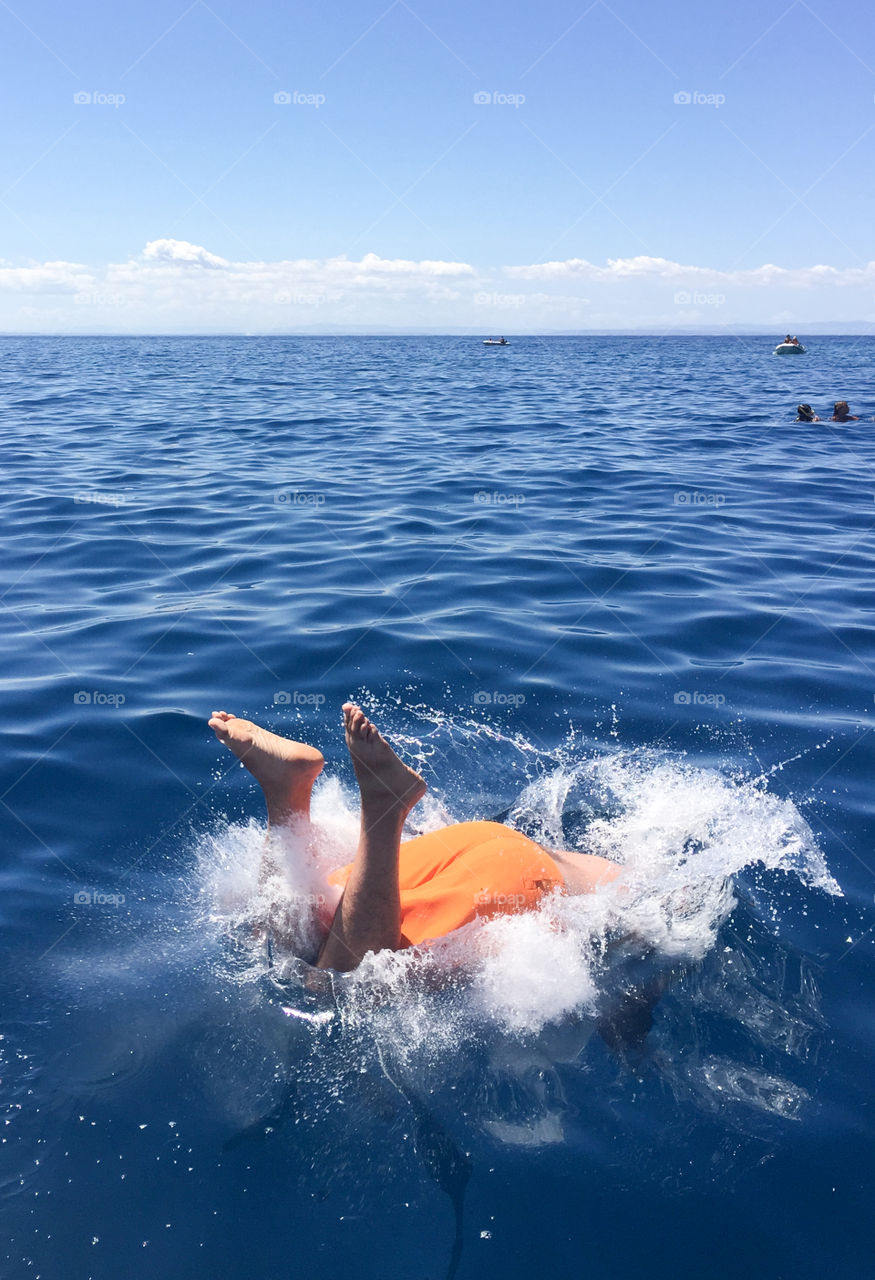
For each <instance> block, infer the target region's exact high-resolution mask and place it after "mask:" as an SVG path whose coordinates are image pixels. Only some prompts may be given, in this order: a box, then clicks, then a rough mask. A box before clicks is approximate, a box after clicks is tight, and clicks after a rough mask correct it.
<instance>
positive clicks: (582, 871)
mask: <svg viewBox="0 0 875 1280" xmlns="http://www.w3.org/2000/svg"><path fill="white" fill-rule="evenodd" d="M550 857H551V858H552V859H553V861H554V862H555V863H556V865H557V866H558V867H559V870H560V871H561V872H562V876H563V878H564V880H565V888H566V890H567V892H568V893H594V892H595V890H596V889H598V887H599V885H603V884H610V883H611V881H612V880H616V879H617V878H618V877H619V876H621V875H622V874H623V868H622V867H620V866H618V865H617V863H616V862H610V861H609V860H608V859H607V858H598V857H596V856H595V854H592V853H573V852H571V851H570V850H566V851H564V852H561V853H553V852H551V853H550Z"/></svg>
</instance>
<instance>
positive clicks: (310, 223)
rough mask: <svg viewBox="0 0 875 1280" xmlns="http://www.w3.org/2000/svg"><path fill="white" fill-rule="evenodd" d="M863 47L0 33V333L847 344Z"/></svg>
mask: <svg viewBox="0 0 875 1280" xmlns="http://www.w3.org/2000/svg"><path fill="white" fill-rule="evenodd" d="M873 36H875V9H873V7H872V6H871V5H870V4H864V3H863V2H862V0H829V3H826V0H812V2H811V3H809V2H808V0H788V2H787V3H783V2H782V0H779V3H778V5H777V6H775V7H773V8H766V7H764V6H763V5H762V4H758V3H754V2H752V0H741V2H740V3H737V4H735V5H733V6H713V5H706V4H702V3H691V0H674V2H673V3H669V4H665V3H664V4H653V3H645V2H644V0H609V3H605V2H604V0H595V3H591V4H590V3H583V4H579V3H565V2H564V0H563V2H557V0H546V2H545V3H542V4H538V5H535V4H532V3H531V0H507V2H506V3H503V4H501V5H496V4H492V3H490V4H483V3H460V2H458V0H446V2H445V3H444V4H442V5H440V6H435V5H430V6H426V5H425V4H423V3H421V2H420V0H413V2H412V3H407V0H395V3H391V0H376V2H375V3H369V2H367V0H357V2H356V3H352V2H350V0H337V2H336V3H334V4H332V5H330V6H325V7H318V6H311V5H307V6H304V5H301V4H295V5H289V4H282V5H281V4H276V3H272V2H267V3H262V4H260V5H258V6H255V7H252V6H250V5H249V4H244V3H242V2H241V0H210V3H209V4H207V3H203V0H194V2H193V3H191V2H190V0H158V2H157V3H153V4H150V5H143V4H139V5H138V4H134V5H132V6H120V5H118V4H109V3H95V2H94V0H78V2H77V4H76V5H75V6H71V5H69V4H61V3H59V2H58V0H42V2H41V0H34V2H32V3H29V4H27V5H26V6H25V5H24V4H23V3H22V0H12V3H11V4H6V3H3V4H2V5H0V65H2V76H0V98H2V100H3V108H4V117H5V119H6V121H7V124H9V122H14V123H15V127H14V128H10V127H7V129H6V130H5V134H4V139H3V144H2V154H3V163H2V169H0V174H2V177H0V229H2V235H0V330H3V331H6V332H10V331H13V332H20V331H49V332H114V331H117V332H137V331H149V332H161V331H163V332H186V331H196V332H205V331H268V332H271V331H286V330H288V331H293V330H297V329H306V328H309V327H321V328H332V327H334V328H338V329H341V328H344V327H360V326H364V327H373V328H374V329H375V330H379V329H381V328H385V327H387V326H389V325H391V326H393V327H398V326H401V327H403V326H405V325H409V326H411V327H417V328H433V329H435V330H437V331H441V330H446V329H450V328H474V329H478V328H485V329H489V328H492V327H496V326H498V327H501V328H506V329H511V330H525V329H541V330H543V329H574V328H588V327H595V328H611V327H621V328H635V327H638V326H642V327H644V326H648V327H649V326H654V325H655V326H660V325H664V326H665V327H666V328H669V329H670V328H672V327H686V326H690V325H695V324H728V325H735V326H738V325H743V324H744V323H746V322H747V323H751V324H772V323H774V324H775V325H776V326H777V327H783V326H784V325H788V326H790V327H800V326H801V325H802V324H803V322H804V321H816V320H822V321H839V320H844V321H852V322H855V323H856V324H857V325H858V327H860V328H862V329H865V330H868V329H869V328H871V324H872V322H873V321H875V263H873V265H872V266H871V267H870V266H869V264H870V263H871V262H873V260H875V249H873V242H872V228H873V226H875V216H873V215H875V191H873V184H872V176H871V175H872V174H873V172H875V164H873V159H875V39H873ZM77 95H78V97H79V99H80V100H79V101H77ZM277 95H280V100H279V101H277V100H276V96H277ZM83 96H85V97H86V99H90V100H86V101H82V100H81V99H82V97H83ZM478 98H479V100H478ZM484 98H486V99H487V100H486V101H484V100H483V99H484ZM289 99H291V100H289ZM545 264H546V265H545ZM763 268H771V269H767V270H765V271H764V270H763ZM818 268H819V270H817V269H818Z"/></svg>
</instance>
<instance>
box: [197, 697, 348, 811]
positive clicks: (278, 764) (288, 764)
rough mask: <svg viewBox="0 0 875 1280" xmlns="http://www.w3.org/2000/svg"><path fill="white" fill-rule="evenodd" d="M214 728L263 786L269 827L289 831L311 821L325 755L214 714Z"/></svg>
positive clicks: (244, 722)
mask: <svg viewBox="0 0 875 1280" xmlns="http://www.w3.org/2000/svg"><path fill="white" fill-rule="evenodd" d="M209 724H210V728H211V729H212V730H213V732H214V733H215V735H216V737H217V738H218V739H219V741H220V742H224V744H225V746H226V747H228V748H229V749H230V750H231V751H232V752H233V753H234V755H235V756H236V757H237V759H238V760H239V761H240V763H241V764H242V765H244V766H245V767H246V768H247V769H248V770H249V772H250V773H251V774H252V776H253V778H255V780H256V782H258V783H259V784H260V786H261V789H262V791H263V792H264V798H265V800H266V801H267V821H268V826H274V827H285V826H288V825H289V824H290V823H292V822H294V821H295V820H296V819H298V820H300V819H303V820H304V821H307V820H308V819H309V817H310V792H311V791H312V790H313V783H314V782H315V781H316V779H317V777H318V776H319V774H320V772H321V770H322V766H323V764H324V763H325V761H324V759H323V757H322V752H321V751H317V750H316V748H315V747H308V746H307V744H306V743H305V742H293V741H292V739H291V738H281V737H280V736H279V734H277V733H269V732H268V730H267V729H261V728H260V727H259V726H258V725H257V724H253V723H252V721H251V720H239V719H238V718H237V716H232V715H229V714H228V712H227V711H214V712H213V714H212V716H211V717H210V721H209Z"/></svg>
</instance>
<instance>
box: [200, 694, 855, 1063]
mask: <svg viewBox="0 0 875 1280" xmlns="http://www.w3.org/2000/svg"><path fill="white" fill-rule="evenodd" d="M408 713H409V709H408ZM384 714H385V710H384ZM416 714H418V716H419V718H420V721H421V722H423V729H424V732H423V733H422V734H421V735H420V736H419V737H418V738H415V739H414V738H413V737H412V736H410V735H409V734H408V735H404V736H407V737H409V739H410V740H409V742H408V743H406V744H405V746H406V747H407V754H408V755H409V754H411V750H413V753H414V754H417V755H418V758H419V763H420V764H422V763H424V762H426V761H432V762H433V761H434V760H435V759H437V760H438V761H439V763H440V766H441V770H442V773H443V774H444V775H445V777H448V778H449V779H450V784H449V786H447V787H446V789H444V790H437V789H435V788H434V787H432V790H431V792H430V795H429V797H428V799H427V803H426V804H425V805H423V806H421V809H422V812H421V813H419V815H418V825H417V827H416V831H417V832H418V831H422V830H432V829H434V828H436V827H439V826H441V825H444V824H445V823H447V822H451V821H456V820H463V819H465V818H468V817H471V816H483V812H482V810H481V812H480V813H479V814H477V815H472V813H471V810H470V796H469V794H468V793H467V791H463V790H462V786H463V784H462V779H463V778H467V779H468V780H470V777H471V776H472V774H473V776H474V777H475V780H476V786H477V790H478V791H479V792H481V793H482V792H487V791H489V792H491V794H492V796H493V800H494V808H493V812H494V811H495V807H498V806H500V804H501V802H502V800H504V801H505V802H506V801H507V800H508V799H510V804H509V806H506V808H505V815H504V817H505V821H507V822H508V824H509V825H511V826H514V827H517V828H518V829H520V830H522V831H524V832H525V833H526V834H528V835H530V836H531V837H532V838H533V839H536V840H538V841H539V842H541V843H543V844H544V845H545V846H546V847H547V848H551V847H552V848H571V849H576V850H578V851H580V852H584V853H591V854H597V855H599V856H601V857H606V858H609V859H610V860H612V861H614V862H616V863H618V864H620V865H622V866H623V867H624V871H625V874H624V876H623V877H622V878H621V880H620V881H618V882H617V884H616V885H612V886H610V887H608V888H605V889H602V890H599V891H598V892H597V893H595V894H592V895H589V896H586V897H570V896H567V895H562V894H554V895H552V896H550V897H549V898H547V899H546V900H545V901H544V902H543V903H542V904H541V906H540V909H539V910H538V911H536V912H531V913H527V914H525V915H521V916H508V917H500V918H497V919H493V920H492V921H489V922H483V923H481V922H475V923H474V924H472V925H470V926H467V927H466V928H465V929H462V930H459V931H458V932H457V933H456V934H453V935H451V936H450V937H449V938H445V939H441V940H439V941H437V942H435V943H434V944H430V945H428V946H425V947H420V948H416V949H412V950H410V951H405V952H396V953H389V952H383V953H380V954H378V955H373V956H369V957H367V958H366V960H365V962H363V964H362V965H361V966H360V967H359V969H358V970H357V971H356V972H355V973H354V974H352V975H349V976H347V977H344V978H343V979H342V980H338V982H337V983H336V984H335V989H334V990H333V992H332V999H334V1000H335V1002H337V1001H339V1007H340V1009H341V1015H342V1017H343V1018H345V1019H346V1022H347V1023H348V1024H354V1023H357V1022H362V1021H367V1022H368V1023H369V1024H373V1023H374V1021H375V1019H376V1018H377V1013H375V1010H380V1011H381V1012H380V1016H381V1017H382V1016H383V1014H384V1013H385V1010H386V1009H389V1010H391V1013H390V1015H389V1019H388V1020H389V1021H391V1022H392V1024H393V1028H394V1030H393V1036H394V1037H395V1038H396V1040H397V1041H398V1042H399V1043H403V1044H404V1046H405V1053H407V1055H408V1056H410V1055H412V1054H414V1053H415V1052H416V1051H417V1050H418V1049H420V1048H422V1047H423V1046H428V1051H429V1053H431V1054H432V1056H434V1055H435V1054H437V1053H439V1051H440V1047H441V1046H443V1047H444V1048H446V1049H447V1050H451V1049H453V1048H454V1047H457V1046H458V1044H459V1043H460V1040H461V1038H462V1037H463V1036H464V1035H468V1036H470V1035H471V1034H472V1028H479V1029H481V1030H482V1029H483V1028H485V1027H488V1026H492V1027H493V1028H496V1027H497V1028H498V1029H499V1030H500V1031H501V1032H503V1033H507V1034H510V1035H514V1036H516V1037H520V1036H523V1037H526V1036H529V1037H531V1036H537V1035H539V1034H541V1033H542V1032H544V1031H545V1029H547V1028H549V1027H551V1026H556V1025H558V1024H561V1023H562V1022H563V1020H567V1019H569V1018H574V1017H580V1016H587V1017H595V1016H597V1015H598V1014H599V1013H600V1012H602V1011H603V1010H604V1007H605V1005H606V1003H609V1002H610V1000H611V998H612V996H613V995H614V994H616V986H617V979H616V974H617V968H618V958H619V959H622V955H621V953H622V954H625V955H626V956H627V957H628V955H629V954H631V953H635V954H638V955H648V956H650V957H651V958H654V959H655V963H656V964H657V965H661V966H662V968H663V969H664V970H671V969H672V967H673V966H677V965H679V964H680V965H682V964H695V963H699V962H701V961H702V960H703V959H704V958H705V957H706V956H708V955H709V954H712V953H713V952H714V951H715V948H716V947H717V944H718V939H719V936H720V932H721V929H722V928H723V927H724V926H725V924H726V922H727V921H728V920H729V918H730V917H731V915H732V913H733V911H734V910H735V908H736V906H737V903H738V884H739V882H740V881H741V880H743V879H745V877H746V878H747V882H748V883H749V884H750V886H751V887H750V892H751V893H753V889H754V886H755V887H756V892H757V893H758V894H759V895H760V896H761V897H763V896H764V897H765V898H766V899H768V900H769V903H770V906H769V908H768V909H769V910H770V911H771V912H772V914H773V915H774V914H775V910H776V908H775V907H774V902H775V900H776V898H777V896H778V895H779V892H780V886H781V884H782V883H783V882H784V881H786V880H787V879H788V878H790V879H792V880H793V881H795V882H798V884H799V885H801V886H803V887H804V888H805V889H817V890H820V891H822V892H824V893H826V894H830V895H837V894H839V893H840V889H839V887H838V885H837V884H836V882H835V881H834V880H833V878H832V876H831V875H830V874H829V871H828V869H827V867H826V864H825V861H824V859H823V855H822V854H821V852H820V850H819V849H818V847H817V843H816V840H815V838H814V835H813V832H812V831H811V829H810V827H809V826H808V824H807V823H806V821H805V819H804V818H803V816H802V815H801V813H800V812H799V810H798V809H797V808H796V807H795V805H794V804H793V803H792V801H790V800H788V799H785V798H782V797H779V796H776V795H772V794H771V793H769V792H768V790H767V789H766V784H765V782H764V780H763V778H762V777H759V778H756V779H747V778H744V777H740V776H726V775H723V774H721V773H719V772H717V771H715V770H707V769H702V768H698V767H696V766H695V765H693V764H690V763H688V762H687V761H686V760H684V759H683V758H676V757H671V756H669V755H667V754H666V753H659V752H655V751H644V750H640V751H631V752H630V751H621V750H614V751H612V752H609V753H605V752H593V751H590V752H589V753H585V754H583V755H581V750H580V745H579V744H577V743H574V742H569V743H568V744H566V745H565V746H564V747H563V748H561V749H559V750H556V751H553V752H544V751H541V750H538V749H536V748H535V747H533V746H532V745H531V744H530V743H528V742H526V741H525V740H524V739H522V738H512V737H507V736H505V735H503V734H501V733H500V732H498V731H497V730H495V729H494V728H492V727H491V726H484V725H482V724H477V723H475V722H473V721H461V722H459V721H453V720H452V719H451V718H450V717H447V716H445V715H443V714H441V713H437V712H433V711H431V710H429V709H425V708H417V709H416ZM397 737H398V735H396V740H397ZM475 745H476V748H477V750H476V751H473V755H474V756H475V757H476V761H475V762H473V763H472V765H471V767H470V768H469V767H468V765H467V762H468V760H469V759H470V757H471V756H472V749H473V748H474V747H475ZM498 763H500V764H502V765H503V766H504V769H505V775H504V778H505V780H504V781H500V780H499V779H500V778H501V775H499V773H498V771H497V764H498ZM508 764H510V765H511V766H516V776H517V778H518V779H519V782H520V783H521V785H519V784H518V788H517V794H516V795H515V796H513V797H508V796H507V795H506V793H505V794H504V795H502V794H501V793H500V787H501V786H502V785H504V786H506V771H507V767H508ZM513 772H514V769H513V768H511V776H513ZM313 818H314V827H315V830H316V833H317V834H316V837H315V839H314V840H311V842H310V844H309V845H308V847H307V848H306V849H305V848H304V847H303V845H302V842H301V841H300V840H297V841H296V839H295V838H294V836H292V837H290V838H289V839H288V840H287V841H286V844H285V847H284V849H283V851H282V852H283V857H282V859H277V860H276V862H275V865H274V872H273V874H272V875H271V876H270V878H269V879H268V880H267V881H266V882H265V881H262V883H260V884H259V882H258V871H257V866H258V862H259V860H260V858H261V854H262V845H263V834H262V833H261V832H260V831H259V830H258V829H257V828H256V827H255V826H249V827H236V828H229V829H228V830H226V831H224V832H222V833H220V834H217V835H214V836H212V837H211V838H210V840H209V841H208V842H207V844H206V846H205V848H204V849H203V851H202V858H201V868H202V874H203V877H204V893H203V898H204V900H205V901H206V902H207V903H208V906H209V911H208V915H209V919H210V921H211V922H212V924H213V925H214V926H217V927H219V928H224V929H227V930H229V931H230V932H232V933H234V932H236V933H237V935H238V936H239V934H240V931H241V929H244V928H245V927H251V925H252V923H253V922H254V921H255V920H264V919H265V918H269V919H271V918H272V919H274V920H275V919H276V916H277V911H278V909H279V908H278V904H280V905H281V910H282V914H283V918H284V920H285V923H286V926H287V932H288V934H289V936H290V937H291V938H292V939H294V940H295V942H296V946H297V954H298V955H303V956H304V957H305V958H308V957H311V956H312V955H313V954H315V949H317V947H318V936H319V933H320V930H324V928H325V927H327V925H326V921H327V920H329V919H330V915H331V913H332V912H333V909H334V905H335V904H336V900H337V891H336V890H334V889H332V888H331V886H330V885H329V884H328V881H327V875H328V873H329V872H330V870H331V868H332V867H335V866H337V865H339V864H341V863H343V862H346V861H348V860H349V859H350V858H351V857H352V856H353V852H354V848H355V839H356V830H357V813H356V804H355V798H354V797H353V795H352V794H351V793H350V792H348V791H347V790H346V789H345V788H344V787H343V786H342V785H341V784H340V783H339V782H338V781H337V780H336V779H328V780H327V781H326V782H323V783H322V784H321V785H320V786H319V787H318V788H317V791H316V792H315V794H314V813H313ZM414 833H415V832H411V834H414ZM624 940H625V941H624ZM624 948H625V952H624ZM259 967H260V968H261V971H262V972H263V967H264V960H263V957H259V958H258V959H257V960H256V959H252V961H251V964H250V965H249V967H248V968H246V969H245V974H246V977H247V978H251V977H252V975H253V972H254V971H255V970H257V969H258V968H259ZM277 972H278V973H279V974H280V976H281V977H282V975H283V973H285V974H286V976H288V970H283V969H282V967H281V966H280V967H279V968H278V970H277ZM449 988H452V989H453V991H454V993H455V1000H454V1003H453V1007H452V1008H451V1009H448V1007H447V1002H446V1000H445V1001H444V1003H443V1004H442V1005H441V1003H440V1002H439V1001H438V1002H435V1000H434V999H433V998H432V997H431V996H430V995H429V994H428V993H429V992H431V993H433V992H434V991H435V990H436V989H441V990H443V991H444V992H446V991H447V990H448V989H449ZM385 1020H386V1019H385V1018H384V1021H385Z"/></svg>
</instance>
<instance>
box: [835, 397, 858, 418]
mask: <svg viewBox="0 0 875 1280" xmlns="http://www.w3.org/2000/svg"><path fill="white" fill-rule="evenodd" d="M832 420H833V422H859V421H860V419H859V418H855V417H854V415H853V414H852V413H851V409H850V405H849V404H848V402H847V400H836V402H835V405H834V406H833V411H832Z"/></svg>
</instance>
